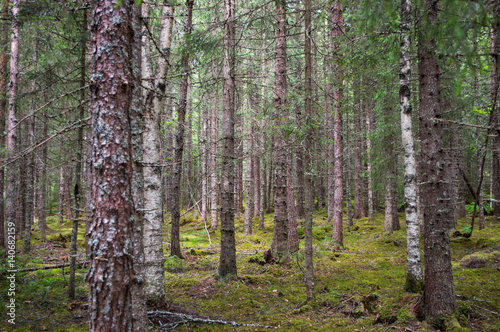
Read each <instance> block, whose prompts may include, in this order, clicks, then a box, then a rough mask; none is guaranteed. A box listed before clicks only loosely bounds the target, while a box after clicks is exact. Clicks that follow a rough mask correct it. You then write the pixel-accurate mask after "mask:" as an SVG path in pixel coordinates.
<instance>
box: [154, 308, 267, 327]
mask: <svg viewBox="0 0 500 332" xmlns="http://www.w3.org/2000/svg"><path fill="white" fill-rule="evenodd" d="M148 316H150V317H151V316H174V317H178V318H180V319H183V320H185V321H190V322H196V323H202V324H222V325H232V326H235V327H237V326H248V327H261V328H266V329H275V328H276V327H275V326H267V325H258V324H244V323H237V322H234V321H228V320H221V319H210V318H199V317H193V316H191V315H186V314H180V313H177V312H169V311H148Z"/></svg>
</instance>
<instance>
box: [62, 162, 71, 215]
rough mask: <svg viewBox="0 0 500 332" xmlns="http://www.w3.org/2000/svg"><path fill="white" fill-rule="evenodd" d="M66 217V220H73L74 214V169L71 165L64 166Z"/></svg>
mask: <svg viewBox="0 0 500 332" xmlns="http://www.w3.org/2000/svg"><path fill="white" fill-rule="evenodd" d="M63 168H64V170H63V172H64V215H65V217H66V219H68V220H71V219H73V213H72V211H71V184H72V183H71V182H72V181H71V180H72V178H73V176H72V175H73V174H72V173H73V172H72V167H71V164H70V163H66V164H65V165H64V167H63Z"/></svg>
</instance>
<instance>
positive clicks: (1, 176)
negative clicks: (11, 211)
mask: <svg viewBox="0 0 500 332" xmlns="http://www.w3.org/2000/svg"><path fill="white" fill-rule="evenodd" d="M1 5H2V8H1V10H2V13H1V15H2V20H4V22H7V19H8V17H9V1H8V0H2V2H1ZM0 29H1V30H0V114H2V116H0V133H3V132H5V114H6V113H7V82H8V69H7V62H8V61H9V56H8V54H7V47H8V35H9V26H8V25H7V24H6V23H3V24H2V25H1V28H0ZM0 147H2V148H3V147H5V138H4V135H2V136H1V137H0ZM2 156H3V154H2ZM4 186H5V168H4V167H0V248H5V249H6V250H5V252H7V251H8V250H7V246H6V245H5V243H6V242H5V240H6V239H5V226H6V223H5V202H4Z"/></svg>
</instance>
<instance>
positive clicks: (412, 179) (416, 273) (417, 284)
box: [399, 0, 423, 292]
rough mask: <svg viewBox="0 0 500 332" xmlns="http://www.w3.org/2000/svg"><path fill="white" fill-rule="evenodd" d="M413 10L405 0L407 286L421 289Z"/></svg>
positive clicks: (402, 97) (403, 104)
mask: <svg viewBox="0 0 500 332" xmlns="http://www.w3.org/2000/svg"><path fill="white" fill-rule="evenodd" d="M410 13H411V0H401V22H402V23H401V26H400V29H401V59H400V65H401V68H400V74H399V75H400V81H399V84H400V107H401V138H402V141H403V149H404V166H405V184H404V185H405V189H404V193H405V214H406V242H407V272H406V285H405V289H406V290H408V291H412V292H418V291H419V290H420V288H421V286H422V281H423V274H422V265H421V262H420V236H419V235H420V234H419V227H418V214H417V190H418V189H417V167H416V161H415V146H414V142H413V133H412V124H411V102H410V73H411V66H410V65H411V63H410V31H409V30H410V21H409V20H410Z"/></svg>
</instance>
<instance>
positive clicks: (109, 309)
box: [86, 0, 140, 331]
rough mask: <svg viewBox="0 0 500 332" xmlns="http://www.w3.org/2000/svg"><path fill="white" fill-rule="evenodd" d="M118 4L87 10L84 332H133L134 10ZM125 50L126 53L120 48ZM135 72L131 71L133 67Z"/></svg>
mask: <svg viewBox="0 0 500 332" xmlns="http://www.w3.org/2000/svg"><path fill="white" fill-rule="evenodd" d="M134 3H135V1H134V0H124V1H123V2H122V4H121V5H120V6H119V7H116V8H115V3H114V1H112V0H104V1H100V2H94V3H93V7H92V8H93V13H92V15H93V17H94V19H95V20H94V23H93V24H92V28H91V32H92V44H93V53H92V62H91V66H90V67H91V75H90V81H91V82H92V85H91V89H90V90H91V99H90V105H89V106H90V107H89V108H90V110H91V114H92V147H93V149H92V168H93V170H92V200H93V213H92V223H91V226H90V233H91V238H90V255H89V256H90V266H89V272H88V274H87V277H86V279H87V281H88V282H89V283H90V295H89V330H91V331H134V330H136V329H135V328H134V323H135V320H134V319H133V313H132V310H133V308H134V307H133V306H132V287H131V284H132V283H133V282H135V280H136V278H137V276H136V275H135V274H134V241H133V237H134V223H133V222H131V221H133V220H134V213H135V208H134V202H133V193H132V190H133V185H132V180H133V160H132V142H131V141H132V137H131V136H132V135H131V128H130V118H129V117H130V114H131V112H132V110H131V108H132V106H133V105H134V101H133V99H134V93H133V91H134V89H135V88H137V87H136V86H135V85H136V82H137V81H136V79H135V78H134V75H139V73H140V71H139V70H132V69H133V68H132V66H131V65H133V64H134V62H133V57H134V55H137V52H134V51H133V49H134V43H137V39H136V38H134V31H136V30H135V28H136V26H135V25H134V24H133V22H131V21H132V18H133V15H132V7H133V5H134ZM124 45H126V47H124ZM135 68H136V67H135Z"/></svg>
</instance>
